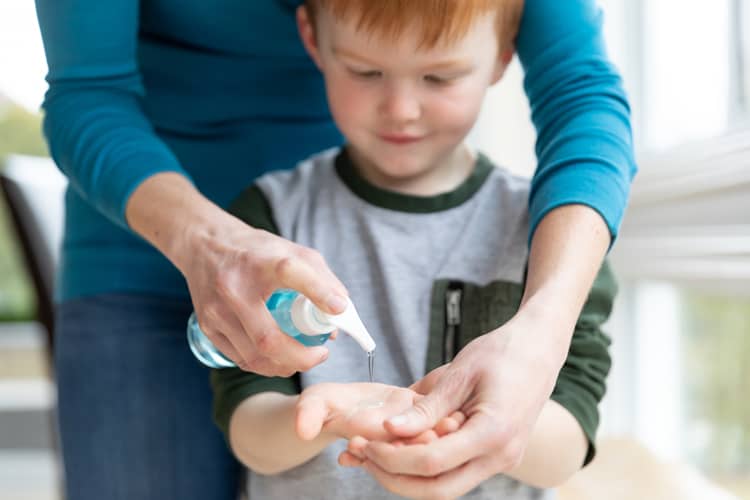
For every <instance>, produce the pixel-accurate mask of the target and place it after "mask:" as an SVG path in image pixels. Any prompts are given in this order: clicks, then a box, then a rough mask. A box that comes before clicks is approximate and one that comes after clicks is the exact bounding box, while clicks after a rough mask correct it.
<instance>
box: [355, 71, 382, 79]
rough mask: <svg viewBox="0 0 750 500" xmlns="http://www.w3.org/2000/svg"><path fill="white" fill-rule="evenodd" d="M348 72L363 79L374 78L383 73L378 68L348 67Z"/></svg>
mask: <svg viewBox="0 0 750 500" xmlns="http://www.w3.org/2000/svg"><path fill="white" fill-rule="evenodd" d="M348 69H349V73H351V74H352V75H354V76H356V77H357V78H361V79H363V80H374V79H376V78H380V77H381V76H382V75H383V73H382V72H381V71H378V70H374V69H373V70H357V69H354V68H348Z"/></svg>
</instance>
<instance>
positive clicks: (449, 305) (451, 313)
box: [445, 288, 461, 326]
mask: <svg viewBox="0 0 750 500" xmlns="http://www.w3.org/2000/svg"><path fill="white" fill-rule="evenodd" d="M445 312H446V321H447V323H448V326H458V325H460V324H461V289H460V288H459V289H454V290H448V291H447V292H446V304H445Z"/></svg>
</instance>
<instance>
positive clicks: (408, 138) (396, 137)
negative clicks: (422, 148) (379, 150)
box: [378, 134, 423, 144]
mask: <svg viewBox="0 0 750 500" xmlns="http://www.w3.org/2000/svg"><path fill="white" fill-rule="evenodd" d="M378 137H379V138H380V140H382V141H385V142H389V143H391V144H410V143H413V142H417V141H421V140H422V138H423V137H422V136H418V135H407V134H378Z"/></svg>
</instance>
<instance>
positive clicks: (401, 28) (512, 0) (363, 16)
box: [306, 0, 523, 51]
mask: <svg viewBox="0 0 750 500" xmlns="http://www.w3.org/2000/svg"><path fill="white" fill-rule="evenodd" d="M306 6H307V9H308V13H309V15H310V18H311V21H312V22H313V24H314V22H315V13H316V10H317V9H321V8H322V9H326V10H327V11H328V12H330V13H331V14H332V15H333V17H335V18H336V19H342V20H347V21H349V20H352V19H356V23H357V29H358V30H364V31H365V32H366V33H369V34H371V35H374V36H377V37H381V38H385V39H390V40H396V39H398V38H399V37H400V36H402V35H403V34H404V33H406V32H407V30H409V29H412V28H414V27H415V26H416V27H417V29H418V30H419V33H418V39H419V47H424V48H428V49H430V48H434V47H435V46H437V45H440V44H447V45H449V44H451V43H454V42H456V41H457V40H459V39H461V38H462V37H463V36H465V35H466V33H467V32H468V31H469V29H470V28H471V26H472V25H473V24H474V22H475V21H476V20H477V19H478V18H479V17H481V16H482V15H485V14H487V13H491V12H494V13H495V15H496V16H497V35H498V40H499V43H500V50H501V51H505V50H508V49H513V48H514V46H515V38H516V34H517V33H518V25H519V24H520V22H521V15H522V14H523V0H307V1H306ZM415 20H417V21H418V22H417V23H415V22H414V21H415Z"/></svg>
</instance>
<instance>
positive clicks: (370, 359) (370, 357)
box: [367, 350, 375, 384]
mask: <svg viewBox="0 0 750 500" xmlns="http://www.w3.org/2000/svg"><path fill="white" fill-rule="evenodd" d="M367 368H368V370H369V372H370V383H371V384H372V383H373V382H375V351H374V350H372V351H370V352H368V353H367Z"/></svg>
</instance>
